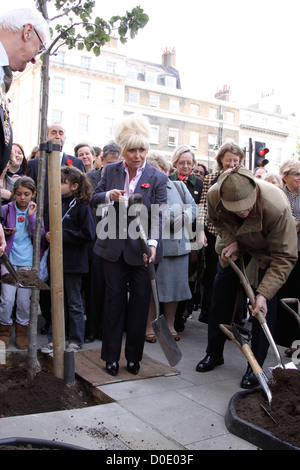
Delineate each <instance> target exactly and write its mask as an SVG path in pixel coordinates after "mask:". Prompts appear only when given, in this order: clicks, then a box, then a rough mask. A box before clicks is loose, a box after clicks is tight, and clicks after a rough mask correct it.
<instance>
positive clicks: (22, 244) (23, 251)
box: [0, 176, 44, 349]
mask: <svg viewBox="0 0 300 470" xmlns="http://www.w3.org/2000/svg"><path fill="white" fill-rule="evenodd" d="M35 195H36V186H35V183H34V181H33V180H32V179H31V178H29V177H28V176H22V177H20V178H18V179H17V180H16V181H15V183H14V186H13V189H12V201H11V202H9V203H8V204H6V205H5V206H3V221H2V224H3V228H4V233H5V236H6V243H7V245H6V248H5V251H6V253H7V255H8V256H9V259H10V261H11V263H12V265H13V266H14V268H15V269H16V270H17V271H18V270H19V269H26V270H29V269H31V268H32V254H33V243H32V239H33V235H34V230H35V220H36V204H35V202H33V199H34V197H35ZM41 235H42V236H43V235H44V227H43V226H42V233H41ZM5 273H7V270H6V268H5V267H4V265H3V264H1V274H2V275H3V274H5ZM30 296H31V289H24V288H17V287H15V286H13V285H9V284H4V283H2V284H1V303H0V340H2V341H3V342H4V344H5V346H6V347H7V346H8V344H9V337H10V335H11V329H12V324H13V320H12V312H13V308H14V304H15V298H16V323H15V328H16V331H15V334H16V347H17V348H18V349H26V348H27V347H28V323H29V311H30Z"/></svg>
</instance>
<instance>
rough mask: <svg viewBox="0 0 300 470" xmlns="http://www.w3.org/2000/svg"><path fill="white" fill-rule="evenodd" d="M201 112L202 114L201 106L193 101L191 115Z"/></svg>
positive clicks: (197, 114)
mask: <svg viewBox="0 0 300 470" xmlns="http://www.w3.org/2000/svg"><path fill="white" fill-rule="evenodd" d="M199 114H200V106H199V105H198V104H194V103H191V115H192V116H199Z"/></svg>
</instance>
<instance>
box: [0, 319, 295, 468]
mask: <svg viewBox="0 0 300 470" xmlns="http://www.w3.org/2000/svg"><path fill="white" fill-rule="evenodd" d="M198 316H199V312H193V315H192V317H191V318H189V319H188V320H187V322H186V324H185V329H184V331H183V332H182V333H180V336H181V339H180V341H179V342H178V346H179V347H180V349H181V351H182V359H181V361H180V362H179V364H178V365H177V366H176V369H178V370H179V371H180V373H179V374H178V375H171V376H160V377H154V378H147V379H143V380H128V381H122V382H118V383H112V384H106V385H101V386H99V387H97V389H98V390H99V391H100V393H102V394H105V395H104V396H106V397H109V400H108V401H110V403H106V404H100V405H98V406H92V407H88V408H82V409H76V410H66V411H58V412H51V413H43V414H33V415H25V416H16V417H11V418H1V419H0V439H3V438H8V437H26V438H33V439H35V438H36V439H46V440H51V441H57V442H62V443H65V444H70V445H73V446H79V447H81V448H85V449H88V450H109V451H114V452H115V451H130V450H131V451H135V452H136V451H140V450H149V451H151V453H153V455H159V451H172V453H174V452H175V454H177V453H181V452H182V451H184V452H187V451H189V453H191V455H193V453H196V451H200V450H248V451H249V450H258V448H257V446H256V445H253V444H251V443H250V442H248V441H246V440H244V439H241V438H239V437H237V436H235V435H234V434H232V433H230V432H229V431H228V429H227V427H226V424H225V420H224V416H225V413H226V410H227V408H228V404H229V401H230V399H231V397H232V396H233V395H234V394H236V393H238V392H240V391H241V390H242V389H241V388H240V381H241V378H242V376H243V374H244V373H245V370H246V366H247V363H246V359H245V358H244V356H243V355H242V353H241V352H240V350H239V349H238V348H237V346H236V345H235V344H234V343H232V342H231V341H229V340H228V341H226V345H225V351H224V359H225V364H224V365H222V366H219V367H216V368H215V369H214V370H213V371H210V372H207V373H199V372H197V371H196V370H195V368H196V365H197V363H198V362H199V360H201V359H202V358H203V357H204V356H205V348H206V342H207V325H206V324H205V323H202V322H199V321H198ZM245 326H246V327H247V326H249V325H247V322H246V325H245ZM46 339H47V338H46V336H42V335H39V336H38V347H41V346H42V345H43V344H44V343H45V342H46ZM99 347H101V341H100V340H98V341H95V342H93V343H90V344H85V345H84V346H83V348H84V349H91V348H99ZM279 349H280V352H281V353H282V357H283V360H284V362H288V361H289V360H288V359H287V358H284V355H283V348H280V347H279ZM13 350H16V349H15V347H14V343H13V338H12V340H11V344H10V346H9V351H13ZM144 351H145V353H146V354H147V355H148V356H150V357H151V358H153V359H156V360H158V361H160V362H162V363H163V364H167V365H169V364H168V362H167V359H166V357H165V356H164V353H163V352H162V349H161V348H160V345H159V343H158V342H157V343H155V344H148V343H145V350H144ZM24 354H26V353H24ZM76 354H77V353H75V358H76ZM75 360H76V359H75ZM99 361H101V360H100V358H99ZM275 365H276V359H275V356H274V355H273V353H272V351H271V350H270V351H269V354H268V357H267V359H266V361H265V364H264V371H265V372H266V373H267V374H268V367H272V366H275ZM142 367H143V361H142V362H141V368H142ZM298 367H299V366H298ZM116 455H118V454H116ZM126 455H131V454H129V453H128V452H127V453H126ZM109 463H112V462H109ZM115 463H116V462H115ZM154 463H155V462H154Z"/></svg>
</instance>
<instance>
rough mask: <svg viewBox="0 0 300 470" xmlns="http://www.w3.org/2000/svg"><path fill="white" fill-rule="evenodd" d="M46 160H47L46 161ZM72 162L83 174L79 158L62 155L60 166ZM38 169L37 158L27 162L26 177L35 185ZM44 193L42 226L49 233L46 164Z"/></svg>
mask: <svg viewBox="0 0 300 470" xmlns="http://www.w3.org/2000/svg"><path fill="white" fill-rule="evenodd" d="M47 160H48V159H47ZM70 160H71V161H72V165H74V166H75V167H76V168H79V170H81V171H82V172H83V173H85V167H84V164H83V161H82V160H80V158H77V157H72V156H71V155H67V154H66V153H64V154H63V157H62V161H61V165H62V166H63V165H67V164H68V161H70ZM38 169H39V158H38V157H37V158H33V159H32V160H28V164H27V169H26V175H27V176H30V177H31V178H32V179H33V180H34V182H35V184H37V180H38ZM44 188H45V192H44V225H45V230H46V232H47V231H49V194H48V164H46V176H45V186H44Z"/></svg>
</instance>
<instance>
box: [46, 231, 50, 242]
mask: <svg viewBox="0 0 300 470" xmlns="http://www.w3.org/2000/svg"><path fill="white" fill-rule="evenodd" d="M45 238H46V240H47V242H48V243H50V232H47V233H46V235H45Z"/></svg>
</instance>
